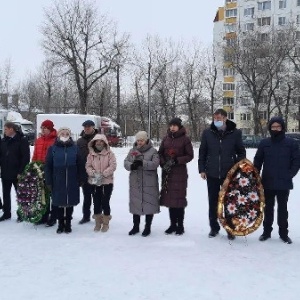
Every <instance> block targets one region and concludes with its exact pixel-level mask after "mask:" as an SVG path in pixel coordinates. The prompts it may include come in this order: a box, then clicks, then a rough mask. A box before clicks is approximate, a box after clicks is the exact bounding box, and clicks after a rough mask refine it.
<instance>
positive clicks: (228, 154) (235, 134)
mask: <svg viewBox="0 0 300 300" xmlns="http://www.w3.org/2000/svg"><path fill="white" fill-rule="evenodd" d="M245 157H246V149H245V147H244V145H243V140H242V132H241V131H240V130H238V129H236V124H235V123H234V122H232V121H230V120H227V121H226V130H225V131H224V132H223V131H219V130H218V129H217V127H216V126H215V125H214V124H213V123H212V124H211V126H210V128H207V129H205V130H204V131H203V134H202V139H201V145H200V148H199V159H198V170H199V173H203V172H204V173H206V175H207V176H209V177H213V178H220V179H223V178H225V177H226V175H227V173H228V171H229V170H230V169H231V168H232V166H233V165H234V164H235V163H236V162H238V161H240V160H241V159H243V158H245Z"/></svg>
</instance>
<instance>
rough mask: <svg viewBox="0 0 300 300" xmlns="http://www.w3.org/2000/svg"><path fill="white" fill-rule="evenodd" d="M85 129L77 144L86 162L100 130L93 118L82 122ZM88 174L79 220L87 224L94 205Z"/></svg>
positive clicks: (84, 185) (85, 180) (83, 190)
mask: <svg viewBox="0 0 300 300" xmlns="http://www.w3.org/2000/svg"><path fill="white" fill-rule="evenodd" d="M82 126H83V130H82V132H81V134H80V138H79V139H78V140H77V146H78V150H79V154H80V156H81V159H82V161H84V163H86V159H87V156H88V154H89V147H88V144H89V142H90V141H91V140H92V139H93V138H94V137H95V135H96V134H97V133H98V130H97V129H96V128H95V123H94V121H92V120H86V121H84V122H83V123H82ZM87 179H88V176H87V174H86V176H85V179H84V184H83V185H82V192H83V205H82V213H83V216H82V219H81V220H80V221H79V224H85V223H88V222H90V220H91V205H92V192H93V191H92V189H91V185H90V184H88V181H87Z"/></svg>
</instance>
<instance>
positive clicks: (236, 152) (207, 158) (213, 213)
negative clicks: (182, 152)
mask: <svg viewBox="0 0 300 300" xmlns="http://www.w3.org/2000/svg"><path fill="white" fill-rule="evenodd" d="M245 157H246V150H245V147H244V145H243V140H242V132H241V131H240V130H238V129H237V128H236V124H235V123H234V122H232V121H230V120H228V119H227V112H226V111H225V110H224V109H217V110H216V111H215V113H214V115H213V122H212V123H211V125H210V127H209V128H207V129H205V130H204V131H203V134H202V138H201V145H200V148H199V159H198V169H199V173H200V175H201V178H202V179H204V180H206V181H207V189H208V201H209V202H208V203H209V225H210V229H211V230H210V232H209V234H208V236H209V237H210V238H213V237H215V236H217V235H218V233H219V231H220V225H219V223H218V216H217V207H218V197H219V191H220V188H221V186H222V184H223V182H224V180H225V177H226V175H227V173H228V171H229V170H230V169H231V168H232V167H233V165H234V164H235V163H236V162H238V161H240V160H242V159H243V158H245ZM228 239H230V240H233V239H234V236H233V235H231V234H229V233H228Z"/></svg>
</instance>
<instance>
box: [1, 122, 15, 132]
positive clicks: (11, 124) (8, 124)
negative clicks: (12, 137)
mask: <svg viewBox="0 0 300 300" xmlns="http://www.w3.org/2000/svg"><path fill="white" fill-rule="evenodd" d="M4 127H6V128H13V130H14V131H16V132H17V131H18V125H16V124H15V123H13V122H6V123H5V124H4Z"/></svg>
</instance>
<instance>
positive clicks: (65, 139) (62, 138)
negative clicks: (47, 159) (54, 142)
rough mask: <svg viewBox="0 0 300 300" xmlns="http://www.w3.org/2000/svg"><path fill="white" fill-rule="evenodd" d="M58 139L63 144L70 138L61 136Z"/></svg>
mask: <svg viewBox="0 0 300 300" xmlns="http://www.w3.org/2000/svg"><path fill="white" fill-rule="evenodd" d="M59 139H60V141H62V142H63V143H65V142H67V141H68V140H69V139H70V137H65V136H61V137H59Z"/></svg>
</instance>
